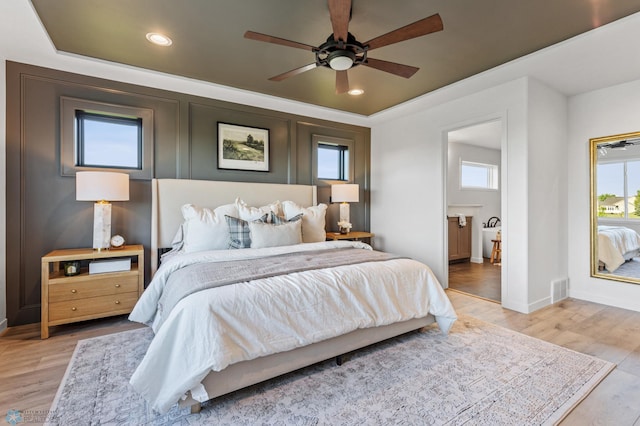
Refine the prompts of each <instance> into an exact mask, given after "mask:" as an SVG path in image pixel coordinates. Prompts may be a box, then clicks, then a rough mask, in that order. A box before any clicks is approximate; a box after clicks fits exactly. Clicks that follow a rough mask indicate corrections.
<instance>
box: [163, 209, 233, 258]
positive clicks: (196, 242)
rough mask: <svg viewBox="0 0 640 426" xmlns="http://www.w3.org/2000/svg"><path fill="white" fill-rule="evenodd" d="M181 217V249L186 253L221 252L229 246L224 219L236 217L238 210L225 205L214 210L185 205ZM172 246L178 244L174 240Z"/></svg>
mask: <svg viewBox="0 0 640 426" xmlns="http://www.w3.org/2000/svg"><path fill="white" fill-rule="evenodd" d="M182 216H183V217H184V223H183V224H182V247H183V249H184V251H185V252H186V253H192V252H196V251H203V250H223V249H226V248H228V246H229V227H228V226H227V223H226V222H225V220H224V217H225V216H234V217H235V216H238V209H237V207H236V206H235V204H226V205H224V206H220V207H218V208H216V209H214V210H211V209H208V208H206V207H197V206H195V205H193V204H185V205H184V206H182ZM177 237H178V235H176V238H177ZM174 244H178V242H177V241H176V239H174V241H173V243H172V245H174Z"/></svg>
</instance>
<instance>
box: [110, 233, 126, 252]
mask: <svg viewBox="0 0 640 426" xmlns="http://www.w3.org/2000/svg"><path fill="white" fill-rule="evenodd" d="M124 242H125V241H124V237H123V236H122V235H117V234H116V235H114V236H113V237H111V248H112V249H116V250H117V249H121V248H124Z"/></svg>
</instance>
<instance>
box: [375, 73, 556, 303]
mask: <svg viewBox="0 0 640 426" xmlns="http://www.w3.org/2000/svg"><path fill="white" fill-rule="evenodd" d="M566 105H567V104H566V98H565V97H564V96H563V95H561V94H559V93H557V92H555V91H554V90H552V89H550V88H548V87H546V86H544V85H543V84H542V83H540V82H538V81H535V80H533V79H529V78H523V79H518V80H516V81H513V82H510V83H506V84H503V85H500V86H496V87H494V88H491V89H487V90H484V91H481V92H478V93H475V94H471V95H468V96H464V97H461V98H459V99H457V100H454V101H450V102H447V103H444V104H442V105H438V106H435V107H430V108H426V109H425V110H424V111H420V112H416V113H413V114H407V115H405V116H403V117H402V118H398V119H395V118H394V119H391V120H389V121H387V122H384V123H382V124H379V125H375V126H374V127H373V128H372V149H371V151H372V165H371V170H372V176H371V180H372V195H371V200H372V216H371V223H372V232H375V233H376V244H380V245H381V246H382V248H383V249H384V250H388V251H391V252H396V253H402V254H407V255H409V256H412V257H414V258H417V259H419V260H421V261H423V262H425V263H427V264H428V265H430V266H431V267H432V269H433V270H434V272H435V274H436V276H437V277H438V278H439V279H440V280H442V281H444V282H445V283H446V276H447V273H446V270H447V265H448V262H447V251H446V244H445V238H446V225H445V216H446V211H447V208H446V207H447V204H448V201H447V200H446V198H445V196H444V195H445V194H444V193H443V188H444V187H445V186H446V182H447V173H446V168H447V162H446V158H447V153H446V149H447V144H446V132H447V131H448V130H451V129H454V128H459V127H462V126H464V125H470V124H474V123H478V122H482V121H487V120H488V119H491V118H499V119H501V120H502V121H503V129H504V132H503V133H504V140H503V145H502V151H501V165H502V176H501V185H502V192H503V198H502V209H501V214H500V216H501V218H502V219H503V225H504V226H503V229H502V235H503V236H502V238H503V244H504V249H503V250H504V251H503V266H502V303H503V306H505V307H507V308H510V309H514V310H517V311H520V312H531V311H533V310H536V309H539V308H540V307H542V306H545V305H547V304H549V303H550V291H551V281H553V280H556V279H566V278H567V257H566V251H567V250H566V247H567V232H566V225H567V218H566V214H565V212H566V201H564V199H566V193H567V185H566V167H565V164H566V161H567V155H566V152H567V149H566V135H567V130H566V121H567V120H566V116H567V112H566V109H567V106H566ZM443 140H444V142H443ZM399 170H402V173H398V171H399ZM548 203H550V204H551V205H549V204H548ZM449 204H450V203H449ZM445 285H446V284H445Z"/></svg>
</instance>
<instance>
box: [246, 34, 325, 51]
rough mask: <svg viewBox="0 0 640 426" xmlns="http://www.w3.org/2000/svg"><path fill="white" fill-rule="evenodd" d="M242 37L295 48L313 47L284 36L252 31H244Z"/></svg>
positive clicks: (307, 48) (311, 48)
mask: <svg viewBox="0 0 640 426" xmlns="http://www.w3.org/2000/svg"><path fill="white" fill-rule="evenodd" d="M244 38H248V39H250V40H257V41H264V42H267V43H273V44H279V45H281V46H288V47H295V48H297V49H304V50H311V51H313V49H315V47H314V46H311V45H308V44H304V43H298V42H297V41H291V40H287V39H284V38H279V37H274V36H270V35H267V34H261V33H256V32H254V31H247V32H246V33H244Z"/></svg>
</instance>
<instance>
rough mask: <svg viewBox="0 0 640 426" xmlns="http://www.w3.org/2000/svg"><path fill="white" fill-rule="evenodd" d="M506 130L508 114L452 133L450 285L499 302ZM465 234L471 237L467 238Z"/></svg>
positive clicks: (449, 136) (449, 167)
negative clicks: (462, 240)
mask: <svg viewBox="0 0 640 426" xmlns="http://www.w3.org/2000/svg"><path fill="white" fill-rule="evenodd" d="M502 133H503V129H502V120H491V121H487V122H482V123H478V124H473V125H470V126H466V127H463V128H459V129H455V130H451V131H449V132H448V133H447V179H446V182H447V190H446V199H447V216H448V217H447V221H448V223H449V229H448V234H447V235H448V247H449V250H448V252H449V258H448V264H449V266H448V277H449V279H448V284H449V288H450V289H453V290H455V291H460V292H464V293H468V294H471V295H473V296H477V297H481V298H484V299H488V300H492V301H495V302H498V303H500V302H501V299H502V297H501V294H502V286H501V282H502V252H503V250H504V247H503V246H502V237H501V229H502V219H501V210H502V202H503V200H502V188H501V184H500V176H501V171H502V170H501V169H502V167H501V159H502ZM465 227H468V228H467V229H465ZM461 236H462V237H461ZM461 238H464V239H468V242H466V243H464V244H461V243H460V240H461ZM465 244H466V245H468V246H470V247H471V249H470V250H469V251H468V252H466V253H465V252H462V253H461V252H459V251H460V250H458V248H459V247H462V246H464V245H465ZM452 250H453V251H454V252H452ZM456 250H458V252H457V253H455V251H456ZM492 254H493V256H492Z"/></svg>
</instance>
